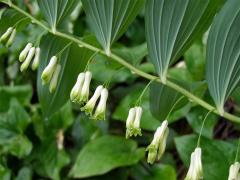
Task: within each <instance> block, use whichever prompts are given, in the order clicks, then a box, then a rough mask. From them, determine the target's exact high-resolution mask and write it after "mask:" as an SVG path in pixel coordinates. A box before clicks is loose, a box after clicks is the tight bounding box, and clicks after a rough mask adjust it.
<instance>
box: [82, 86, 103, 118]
mask: <svg viewBox="0 0 240 180" xmlns="http://www.w3.org/2000/svg"><path fill="white" fill-rule="evenodd" d="M102 90H103V86H102V85H101V86H98V87H97V88H96V90H95V92H94V94H93V96H92V97H91V99H90V100H89V101H88V102H87V104H86V105H85V106H84V107H82V108H81V110H82V111H85V113H86V114H89V115H91V116H92V112H93V110H94V108H95V105H96V102H97V100H98V98H99V97H100V95H101V91H102Z"/></svg>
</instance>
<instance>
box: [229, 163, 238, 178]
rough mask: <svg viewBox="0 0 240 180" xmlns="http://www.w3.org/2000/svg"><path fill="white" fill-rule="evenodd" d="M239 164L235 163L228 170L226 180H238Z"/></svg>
mask: <svg viewBox="0 0 240 180" xmlns="http://www.w3.org/2000/svg"><path fill="white" fill-rule="evenodd" d="M239 171H240V163H239V162H235V163H234V164H232V165H231V166H230V168H229V175H228V180H239V176H240V174H239V173H240V172H239Z"/></svg>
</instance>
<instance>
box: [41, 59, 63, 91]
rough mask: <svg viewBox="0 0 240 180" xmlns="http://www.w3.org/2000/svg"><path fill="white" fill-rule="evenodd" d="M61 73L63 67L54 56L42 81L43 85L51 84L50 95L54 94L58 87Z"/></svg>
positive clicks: (46, 68) (43, 74)
mask: <svg viewBox="0 0 240 180" xmlns="http://www.w3.org/2000/svg"><path fill="white" fill-rule="evenodd" d="M60 71H61V65H60V64H58V63H57V57H56V56H53V57H52V58H51V59H50V61H49V63H48V65H47V66H46V67H45V69H44V70H43V73H42V76H41V79H42V84H43V85H46V84H47V83H49V82H50V84H49V91H50V93H53V92H54V91H55V89H56V87H57V82H58V77H59V74H60Z"/></svg>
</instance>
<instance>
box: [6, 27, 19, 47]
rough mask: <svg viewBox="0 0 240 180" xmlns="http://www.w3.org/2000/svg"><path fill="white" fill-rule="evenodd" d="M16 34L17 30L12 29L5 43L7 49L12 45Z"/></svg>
mask: <svg viewBox="0 0 240 180" xmlns="http://www.w3.org/2000/svg"><path fill="white" fill-rule="evenodd" d="M16 34H17V30H16V29H13V31H12V33H11V35H10V37H9V39H8V41H7V44H6V46H7V47H9V46H11V45H12V43H13V41H14V39H15V37H16Z"/></svg>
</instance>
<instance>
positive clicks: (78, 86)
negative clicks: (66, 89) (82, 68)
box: [70, 73, 85, 102]
mask: <svg viewBox="0 0 240 180" xmlns="http://www.w3.org/2000/svg"><path fill="white" fill-rule="evenodd" d="M84 79H85V73H80V74H79V75H78V78H77V82H76V83H75V85H74V86H73V88H72V91H71V93H70V99H71V101H72V102H77V101H78V99H80V94H81V91H82V87H83V82H84Z"/></svg>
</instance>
